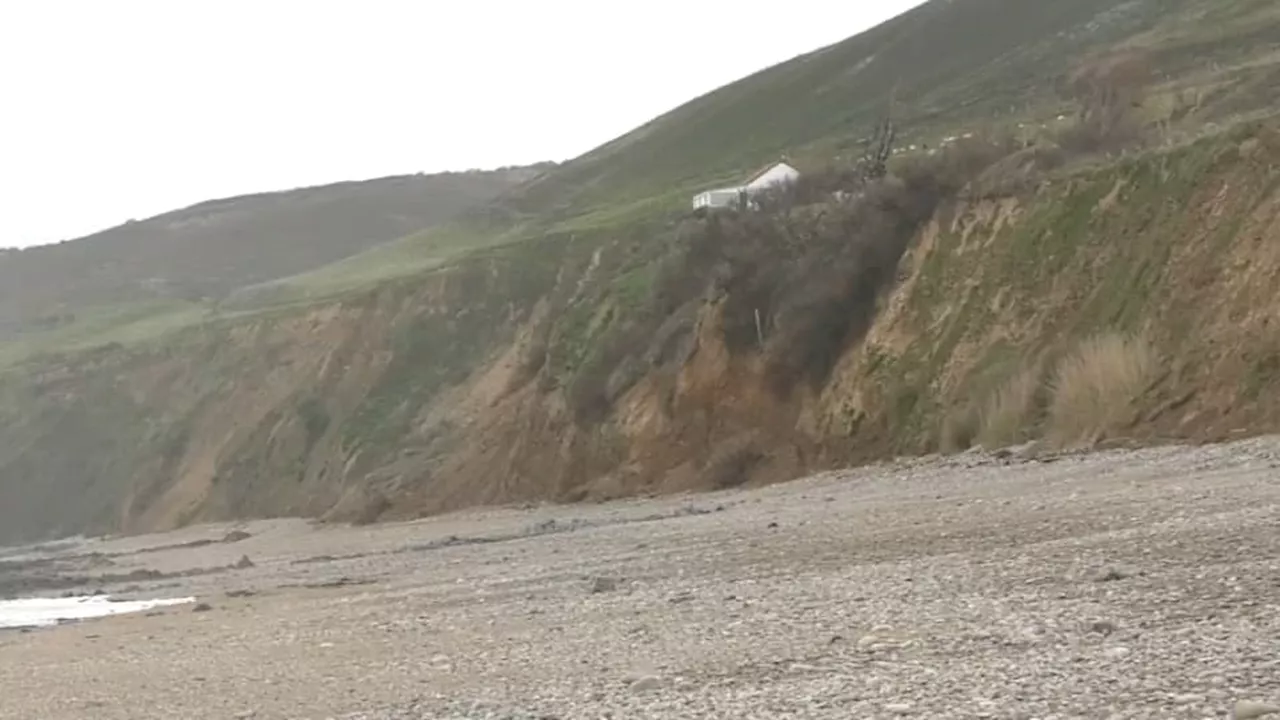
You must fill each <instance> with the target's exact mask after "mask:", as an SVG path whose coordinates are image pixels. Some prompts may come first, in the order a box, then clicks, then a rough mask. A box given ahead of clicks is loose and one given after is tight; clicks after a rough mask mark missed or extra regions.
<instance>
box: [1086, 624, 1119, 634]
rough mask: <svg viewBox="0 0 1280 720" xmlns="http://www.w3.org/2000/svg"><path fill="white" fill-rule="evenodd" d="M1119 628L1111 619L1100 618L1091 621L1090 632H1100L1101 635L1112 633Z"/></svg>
mask: <svg viewBox="0 0 1280 720" xmlns="http://www.w3.org/2000/svg"><path fill="white" fill-rule="evenodd" d="M1117 629H1118V628H1117V627H1116V624H1115V623H1113V622H1111V621H1110V620H1098V621H1096V622H1091V623H1089V632H1092V633H1098V634H1099V635H1110V634H1111V633H1113V632H1115V631H1116V630H1117Z"/></svg>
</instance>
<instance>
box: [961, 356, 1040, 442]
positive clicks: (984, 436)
mask: <svg viewBox="0 0 1280 720" xmlns="http://www.w3.org/2000/svg"><path fill="white" fill-rule="evenodd" d="M1043 380H1044V373H1043V372H1042V371H1041V369H1040V367H1038V366H1036V367H1029V368H1026V369H1024V370H1022V371H1021V372H1019V373H1018V374H1016V375H1014V376H1013V377H1011V378H1009V379H1008V380H1007V381H1006V382H1005V383H1004V384H1003V385H1001V386H1000V387H998V388H997V389H996V390H995V392H993V393H991V396H990V397H989V398H987V401H986V402H985V403H984V404H983V405H982V409H981V411H980V412H979V416H978V421H979V428H978V434H977V441H978V444H979V445H981V446H982V447H984V448H987V449H994V448H1000V447H1008V446H1010V445H1017V444H1019V443H1023V442H1027V441H1028V440H1031V439H1033V438H1034V437H1035V435H1036V430H1037V427H1038V424H1039V422H1038V421H1039V415H1040V413H1041V410H1042V408H1043V406H1044V402H1043V396H1044V392H1043V389H1044V382H1043Z"/></svg>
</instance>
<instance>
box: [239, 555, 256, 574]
mask: <svg viewBox="0 0 1280 720" xmlns="http://www.w3.org/2000/svg"><path fill="white" fill-rule="evenodd" d="M253 566H254V565H253V561H252V560H250V559H249V556H248V555H241V556H240V559H239V560H237V561H236V569H237V570H247V569H249V568H251V567H253Z"/></svg>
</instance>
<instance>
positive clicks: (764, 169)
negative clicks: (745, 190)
mask: <svg viewBox="0 0 1280 720" xmlns="http://www.w3.org/2000/svg"><path fill="white" fill-rule="evenodd" d="M779 165H786V166H787V167H789V168H791V169H792V170H796V169H795V166H793V165H791V164H790V163H788V162H787V159H786V158H785V157H783V158H782V159H780V160H773V161H771V162H770V163H769V164H767V165H765V166H764V167H762V168H760V169H759V170H756V171H755V172H754V173H751V176H750V177H748V178H747V181H746V182H744V183H742V184H743V185H744V186H745V185H750V184H751V183H753V182H755V181H756V180H759V179H760V178H761V177H763V176H764V174H765V173H767V172H769V171H770V170H772V169H774V168H776V167H778V166H779ZM796 172H800V171H799V170H796Z"/></svg>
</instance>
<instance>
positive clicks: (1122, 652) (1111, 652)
mask: <svg viewBox="0 0 1280 720" xmlns="http://www.w3.org/2000/svg"><path fill="white" fill-rule="evenodd" d="M1130 652H1132V651H1131V650H1129V648H1127V647H1125V646H1123V645H1117V646H1115V647H1109V648H1107V649H1106V650H1103V651H1102V654H1103V655H1104V656H1106V657H1109V658H1111V659H1112V660H1119V659H1120V658H1122V657H1128V656H1129V653H1130Z"/></svg>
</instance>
